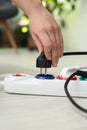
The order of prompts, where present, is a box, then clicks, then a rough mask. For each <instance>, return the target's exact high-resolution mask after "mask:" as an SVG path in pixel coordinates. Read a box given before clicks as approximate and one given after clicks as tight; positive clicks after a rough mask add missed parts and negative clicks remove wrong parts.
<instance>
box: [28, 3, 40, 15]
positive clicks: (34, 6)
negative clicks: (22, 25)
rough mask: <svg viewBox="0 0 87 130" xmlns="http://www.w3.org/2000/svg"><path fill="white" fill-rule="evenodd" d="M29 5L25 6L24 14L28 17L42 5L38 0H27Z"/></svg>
mask: <svg viewBox="0 0 87 130" xmlns="http://www.w3.org/2000/svg"><path fill="white" fill-rule="evenodd" d="M29 2H30V3H29V5H28V6H27V7H26V14H27V16H28V17H31V16H32V15H33V14H34V13H35V12H36V10H37V9H39V8H41V7H42V3H41V1H40V0H29Z"/></svg>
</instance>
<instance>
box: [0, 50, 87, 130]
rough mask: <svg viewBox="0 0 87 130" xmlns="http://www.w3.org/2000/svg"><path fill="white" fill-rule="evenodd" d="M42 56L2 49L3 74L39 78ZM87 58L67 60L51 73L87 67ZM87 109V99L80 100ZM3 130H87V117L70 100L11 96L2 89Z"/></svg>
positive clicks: (0, 122)
mask: <svg viewBox="0 0 87 130" xmlns="http://www.w3.org/2000/svg"><path fill="white" fill-rule="evenodd" d="M37 56H38V52H37V51H34V52H30V51H28V50H27V49H20V50H19V53H18V54H15V53H14V52H13V50H10V49H0V74H7V73H16V72H17V73H19V72H21V73H29V74H32V75H35V74H36V73H39V69H37V68H36V67H35V64H36V63H35V62H36V58H37ZM86 59H87V56H82V57H81V56H80V57H79V56H77V57H73V56H70V57H63V58H62V59H60V61H59V65H58V67H57V68H52V69H50V70H48V72H49V73H52V74H54V75H58V73H59V71H60V70H61V68H62V67H65V66H73V65H87V61H86ZM76 100H77V101H79V102H80V103H81V104H82V105H84V106H85V107H86V108H87V99H76ZM0 130H87V115H86V114H83V113H81V112H79V111H78V110H77V109H76V108H74V106H73V105H72V104H71V103H70V102H69V101H68V99H67V98H66V97H47V96H31V95H15V94H8V93H5V92H4V91H3V87H0Z"/></svg>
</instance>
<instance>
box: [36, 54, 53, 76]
mask: <svg viewBox="0 0 87 130" xmlns="http://www.w3.org/2000/svg"><path fill="white" fill-rule="evenodd" d="M51 64H52V61H51V60H48V59H47V58H46V56H45V54H44V53H43V52H42V53H41V54H40V55H39V57H38V58H37V60H36V67H38V68H40V74H42V69H43V68H44V69H45V75H46V74H47V68H51Z"/></svg>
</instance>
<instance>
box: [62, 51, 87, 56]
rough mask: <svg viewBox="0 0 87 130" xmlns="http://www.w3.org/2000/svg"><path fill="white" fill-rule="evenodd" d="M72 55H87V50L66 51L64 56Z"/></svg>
mask: <svg viewBox="0 0 87 130" xmlns="http://www.w3.org/2000/svg"><path fill="white" fill-rule="evenodd" d="M71 55H87V52H86V51H83V52H82V51H79V52H64V53H63V56H71Z"/></svg>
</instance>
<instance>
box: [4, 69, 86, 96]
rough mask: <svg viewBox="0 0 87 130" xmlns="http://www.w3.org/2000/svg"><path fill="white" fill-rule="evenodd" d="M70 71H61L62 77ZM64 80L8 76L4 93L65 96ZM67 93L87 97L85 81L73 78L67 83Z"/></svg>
mask: <svg viewBox="0 0 87 130" xmlns="http://www.w3.org/2000/svg"><path fill="white" fill-rule="evenodd" d="M65 70H66V71H65ZM71 70H73V71H75V69H74V68H72V69H70V68H69V69H63V70H62V76H64V75H66V74H67V72H70V73H68V75H69V74H71V73H72V71H71ZM65 81H66V79H65V78H64V77H63V78H61V74H60V76H57V77H55V78H53V79H38V78H36V77H35V76H32V75H28V74H16V75H8V76H6V77H5V78H4V91H5V92H8V93H15V94H32V95H49V96H66V94H65V91H64V84H65ZM68 88H69V92H70V94H71V95H72V96H75V97H87V81H86V80H81V78H78V77H75V78H74V79H72V80H71V81H70V83H69V87H68Z"/></svg>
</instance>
